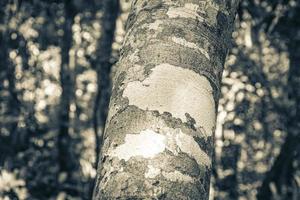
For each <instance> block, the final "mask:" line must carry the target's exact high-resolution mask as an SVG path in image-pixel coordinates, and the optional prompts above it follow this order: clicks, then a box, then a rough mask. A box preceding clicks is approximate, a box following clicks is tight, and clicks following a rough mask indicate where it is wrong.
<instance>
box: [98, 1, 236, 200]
mask: <svg viewBox="0 0 300 200" xmlns="http://www.w3.org/2000/svg"><path fill="white" fill-rule="evenodd" d="M236 7H237V1H211V0H207V1H196V0H177V1H170V0H157V1H146V0H134V1H133V3H132V9H131V13H130V14H129V17H128V20H127V24H126V31H127V34H126V36H125V41H124V44H123V47H122V50H121V57H120V59H119V62H118V67H119V68H118V71H117V73H116V75H115V77H114V84H113V91H112V96H111V100H110V106H109V112H108V117H107V121H106V130H105V135H104V144H103V147H102V152H101V155H100V159H101V160H100V161H101V164H100V165H99V168H98V177H97V184H96V186H95V191H94V198H93V199H94V200H96V199H145V198H155V199H197V200H200V199H208V195H209V182H210V173H211V155H212V149H213V132H214V129H215V118H216V111H217V105H218V103H217V102H218V97H219V88H220V81H221V75H222V71H223V65H224V61H225V57H226V54H227V50H228V47H229V44H230V38H231V33H232V29H233V22H234V17H235V12H236Z"/></svg>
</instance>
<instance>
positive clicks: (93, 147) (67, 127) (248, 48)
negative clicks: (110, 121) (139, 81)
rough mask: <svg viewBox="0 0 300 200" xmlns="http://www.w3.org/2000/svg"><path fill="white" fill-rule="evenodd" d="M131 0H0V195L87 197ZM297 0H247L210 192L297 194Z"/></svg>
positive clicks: (231, 58)
mask: <svg viewBox="0 0 300 200" xmlns="http://www.w3.org/2000/svg"><path fill="white" fill-rule="evenodd" d="M129 9H130V1H129V0H120V3H118V0H1V1H0V57H1V58H0V199H1V200H11V199H12V200H15V199H16V200H17V199H20V200H23V199H30V200H40V199H41V200H42V199H53V200H54V199H57V200H64V199H70V200H75V199H76V200H77V199H78V200H79V199H90V198H91V193H92V189H93V184H94V178H95V175H96V169H95V166H96V165H95V163H96V162H97V161H96V158H97V153H96V152H97V151H98V149H99V144H100V143H101V139H100V138H101V137H100V136H101V133H102V129H103V125H104V122H105V115H106V109H107V102H108V99H109V91H110V87H111V83H110V82H111V77H112V76H113V74H114V72H115V70H116V66H115V65H114V63H115V62H116V61H117V59H118V56H119V49H120V47H121V45H122V42H123V39H124V35H125V27H126V25H125V22H126V19H127V16H128V12H129ZM299 130H300V2H299V1H297V0H277V1H276V0H269V1H266V0H242V2H241V4H240V7H239V11H238V14H237V20H236V31H235V32H234V33H233V40H232V48H231V51H230V53H229V55H228V57H227V62H226V67H225V71H224V76H223V86H222V98H221V99H220V103H219V112H218V123H217V130H216V137H215V144H216V145H215V147H216V148H215V156H214V163H215V169H214V171H213V178H212V186H211V188H212V191H211V197H212V198H211V199H220V200H221V199H222V200H224V199H225V200H226V199H239V200H247V199H259V200H262V199H264V200H268V199H274V200H279V199H287V200H298V199H300V189H299V188H300V145H299V144H300V133H299Z"/></svg>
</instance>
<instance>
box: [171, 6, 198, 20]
mask: <svg viewBox="0 0 300 200" xmlns="http://www.w3.org/2000/svg"><path fill="white" fill-rule="evenodd" d="M199 13H200V12H199V6H198V5H197V4H192V3H186V4H184V7H176V8H174V7H170V8H169V10H168V12H167V15H168V16H169V17H170V18H177V17H180V18H191V19H196V20H198V21H200V22H203V21H204V18H203V17H202V16H200V15H199Z"/></svg>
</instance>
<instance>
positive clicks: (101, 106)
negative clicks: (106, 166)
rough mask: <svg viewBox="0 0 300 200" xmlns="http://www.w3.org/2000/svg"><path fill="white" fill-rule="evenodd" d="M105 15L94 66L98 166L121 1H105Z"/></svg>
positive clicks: (94, 123)
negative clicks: (112, 53)
mask: <svg viewBox="0 0 300 200" xmlns="http://www.w3.org/2000/svg"><path fill="white" fill-rule="evenodd" d="M103 9H104V14H103V18H102V23H101V24H102V35H101V38H100V41H99V46H98V51H97V55H96V56H97V58H96V59H95V60H93V62H92V64H94V65H96V71H97V87H98V89H97V95H96V99H95V105H94V111H93V126H94V131H95V140H96V162H95V163H96V165H97V164H98V161H99V153H100V147H101V144H102V136H103V131H99V127H101V129H102V130H104V125H105V121H106V117H107V107H108V103H109V94H110V85H111V83H110V71H111V65H112V64H111V63H110V58H111V51H112V43H113V39H114V32H115V26H116V20H117V16H118V13H119V0H105V1H103Z"/></svg>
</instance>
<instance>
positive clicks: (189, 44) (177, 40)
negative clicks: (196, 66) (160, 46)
mask: <svg viewBox="0 0 300 200" xmlns="http://www.w3.org/2000/svg"><path fill="white" fill-rule="evenodd" d="M172 41H173V42H175V43H177V44H180V45H182V46H185V47H188V48H191V49H196V50H197V51H199V52H200V53H201V54H203V55H204V56H205V57H206V58H207V59H208V60H210V57H209V54H208V52H207V51H205V50H204V49H203V48H200V47H198V45H197V44H196V43H192V42H188V41H186V40H185V39H184V38H179V37H175V36H173V37H172Z"/></svg>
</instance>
